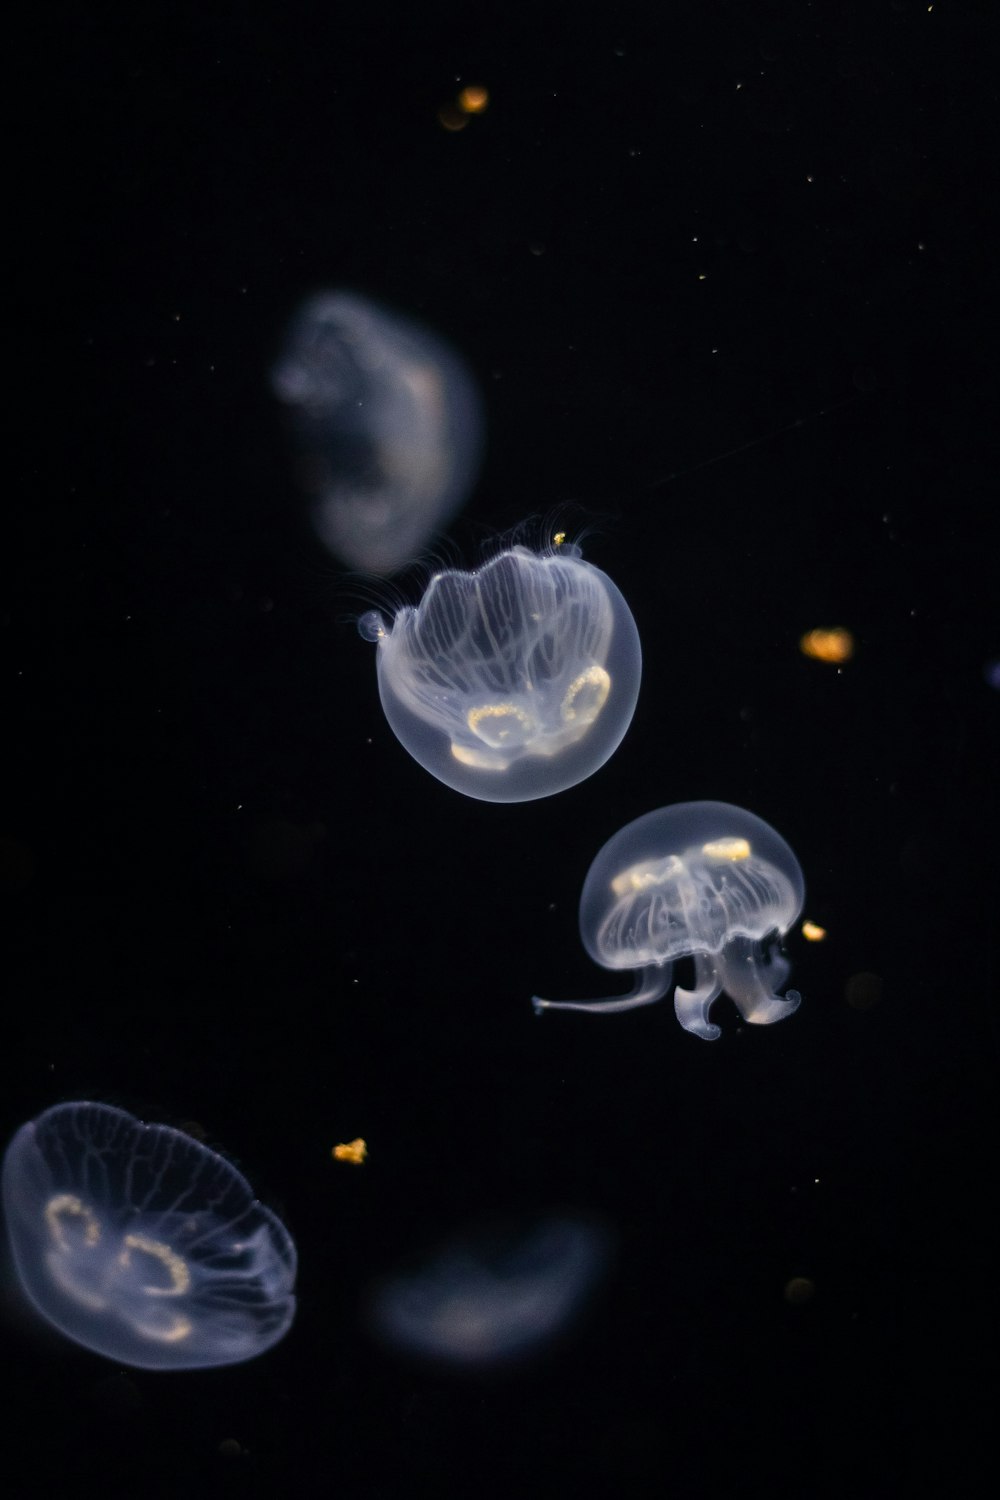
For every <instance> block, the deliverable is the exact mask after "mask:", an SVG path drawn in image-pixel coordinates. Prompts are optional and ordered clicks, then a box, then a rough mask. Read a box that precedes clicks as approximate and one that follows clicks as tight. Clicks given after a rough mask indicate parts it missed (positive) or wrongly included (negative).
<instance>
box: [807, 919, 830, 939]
mask: <svg viewBox="0 0 1000 1500" xmlns="http://www.w3.org/2000/svg"><path fill="white" fill-rule="evenodd" d="M802 936H803V937H804V938H805V940H806V942H807V943H821V942H822V941H823V939H824V938H825V937H826V928H825V927H821V926H820V925H819V923H818V922H803V923H802Z"/></svg>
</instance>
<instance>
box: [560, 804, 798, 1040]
mask: <svg viewBox="0 0 1000 1500" xmlns="http://www.w3.org/2000/svg"><path fill="white" fill-rule="evenodd" d="M804 898H805V882H804V880H803V876H802V870H801V868H800V867H799V862H798V860H797V859H796V858H795V855H794V854H793V853H792V851H791V849H790V848H789V847H788V845H787V844H786V843H785V841H784V839H783V838H782V837H781V836H780V834H778V833H776V832H775V830H774V829H773V828H772V827H771V826H770V825H769V824H768V823H765V822H764V820H763V818H758V817H756V816H755V815H754V814H753V813H751V812H747V811H746V810H745V809H744V808H741V807H733V806H732V805H731V804H729V803H728V802H682V803H677V804H675V805H674V806H672V807H661V808H659V809H658V810H657V811H656V812H651V813H646V815H645V816H644V817H641V818H636V820H635V822H633V823H629V824H628V825H627V826H626V827H625V828H622V829H621V830H620V831H619V832H618V833H616V834H615V835H614V837H613V838H611V839H609V840H608V842H607V843H606V844H605V845H604V847H603V849H601V850H600V852H599V853H598V855H597V857H596V859H595V860H594V862H593V864H592V865H591V867H590V870H589V871H588V873H587V878H586V880H585V881H584V886H583V892H582V894H581V897H580V933H581V936H582V938H583V943H584V947H585V948H586V949H587V952H588V953H589V954H590V956H591V958H593V959H594V961H595V962H596V963H599V964H601V965H602V966H603V967H604V968H606V969H634V970H636V971H637V974H636V979H635V984H634V988H633V990H632V992H631V994H628V995H624V996H622V997H621V998H620V999H607V1000H590V1001H587V1000H581V1001H566V1000H562V1001H556V1000H543V999H541V998H539V997H538V996H535V998H534V999H533V1001H532V1004H533V1005H534V1007H535V1010H536V1012H540V1011H542V1010H588V1011H594V1012H596V1013H598V1014H610V1013H614V1012H617V1011H623V1010H631V1009H633V1008H634V1007H635V1006H638V1005H649V1004H651V1003H652V1002H653V1001H655V1000H661V999H662V998H663V996H664V995H665V994H666V993H667V991H668V990H669V988H670V985H671V983H672V979H673V972H672V968H673V963H674V960H675V959H681V958H690V959H692V960H693V962H694V971H695V984H694V988H693V989H690V990H688V989H682V988H680V987H679V986H678V987H677V988H676V989H675V991H674V1010H675V1011H676V1014H677V1019H678V1021H680V1023H681V1025H682V1026H683V1027H684V1029H685V1030H686V1031H690V1032H692V1033H693V1034H694V1035H695V1036H699V1037H702V1038H703V1039H704V1040H705V1041H714V1040H715V1039H716V1037H718V1036H719V1027H718V1026H716V1025H715V1024H713V1023H712V1022H711V1021H710V1020H709V1011H710V1009H711V1007H712V1004H713V1002H714V1001H715V1000H717V999H718V997H719V996H720V995H721V994H723V993H725V994H727V995H728V996H729V997H730V999H731V1000H733V1001H734V1002H735V1004H736V1006H737V1007H738V1009H739V1011H740V1013H741V1015H742V1016H743V1019H744V1020H745V1021H749V1022H750V1023H751V1024H752V1025H755V1026H767V1025H770V1023H771V1022H773V1021H780V1020H782V1019H783V1018H784V1017H785V1016H789V1015H791V1014H792V1012H793V1011H794V1010H795V1009H796V1008H797V1007H798V1005H799V1001H800V999H801V996H800V995H799V994H798V993H797V992H796V991H795V990H789V991H788V993H787V994H786V995H784V996H781V995H779V994H778V990H779V988H780V986H781V985H782V984H783V983H784V981H785V979H786V978H787V977H788V970H789V965H788V963H787V961H786V960H785V959H784V958H783V957H782V956H781V955H780V954H779V953H777V952H776V951H775V949H776V944H777V939H778V938H780V937H781V936H783V935H784V934H785V933H786V932H787V931H788V929H789V928H790V927H791V926H792V924H793V922H795V920H796V918H797V917H798V915H799V913H800V912H801V910H802V904H803V900H804Z"/></svg>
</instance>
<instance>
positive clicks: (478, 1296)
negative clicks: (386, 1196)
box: [371, 1215, 608, 1369]
mask: <svg viewBox="0 0 1000 1500" xmlns="http://www.w3.org/2000/svg"><path fill="white" fill-rule="evenodd" d="M607 1260H608V1236H607V1234H606V1233H605V1232H604V1231H603V1230H602V1229H601V1228H599V1227H598V1226H597V1225H596V1224H594V1223H590V1222H588V1221H586V1220H583V1219H578V1218H576V1217H572V1216H568V1215H553V1216H549V1217H546V1218H544V1219H542V1220H540V1221H538V1222H536V1223H534V1224H530V1225H521V1226H516V1227H514V1228H513V1229H510V1228H508V1229H507V1230H505V1231H504V1232H496V1231H493V1232H488V1233H487V1232H482V1231H480V1232H478V1233H473V1234H470V1235H464V1236H462V1237H461V1238H459V1239H456V1240H454V1241H453V1242H452V1243H451V1244H449V1245H446V1246H443V1247H442V1248H441V1249H439V1250H438V1251H437V1252H436V1253H435V1254H433V1255H431V1256H430V1257H428V1258H427V1259H426V1260H425V1261H424V1262H423V1263H422V1264H421V1265H419V1266H417V1267H416V1268H415V1269H414V1270H412V1271H410V1272H408V1273H401V1274H398V1275H395V1276H392V1277H389V1278H388V1279H386V1280H385V1281H384V1282H382V1283H381V1285H380V1286H379V1287H378V1288H377V1290H376V1292H375V1295H374V1297H373V1298H372V1301H371V1326H372V1329H373V1331H374V1332H375V1333H376V1335H377V1336H378V1337H379V1338H380V1339H382V1340H383V1341H384V1342H385V1343H387V1344H389V1345H390V1346H391V1347H393V1348H395V1349H398V1350H400V1351H402V1352H404V1353H406V1354H411V1355H415V1356H417V1357H418V1358H422V1359H427V1360H432V1361H435V1362H439V1363H441V1364H446V1365H461V1366H464V1367H466V1368H468V1367H478V1368H480V1369H484V1368H487V1367H493V1366H497V1365H504V1364H508V1363H510V1362H513V1361H520V1360H523V1359H524V1358H526V1357H527V1356H529V1355H531V1354H534V1353H537V1352H539V1351H540V1350H541V1349H542V1348H543V1347H545V1346H546V1345H547V1344H548V1343H549V1342H550V1341H551V1340H552V1339H553V1338H554V1337H556V1336H557V1335H558V1334H559V1333H560V1332H562V1331H563V1330H564V1329H566V1328H567V1326H568V1325H569V1324H570V1323H571V1322H572V1320H573V1318H574V1315H575V1314H576V1313H577V1311H578V1310H579V1309H580V1307H581V1306H582V1304H583V1302H584V1301H585V1299H586V1297H587V1296H588V1294H589V1293H590V1291H591V1290H592V1288H593V1287H594V1285H595V1284H596V1282H597V1281H598V1279H599V1278H600V1275H601V1273H602V1272H603V1270H604V1268H605V1266H606V1264H607Z"/></svg>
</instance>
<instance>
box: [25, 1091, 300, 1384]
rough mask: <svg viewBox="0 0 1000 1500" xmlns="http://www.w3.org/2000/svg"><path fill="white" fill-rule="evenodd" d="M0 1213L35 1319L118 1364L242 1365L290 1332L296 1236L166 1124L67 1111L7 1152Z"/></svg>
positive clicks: (221, 1162) (53, 1114)
mask: <svg viewBox="0 0 1000 1500" xmlns="http://www.w3.org/2000/svg"><path fill="white" fill-rule="evenodd" d="M3 1205H4V1215H5V1218H6V1221H7V1234H8V1237H9V1241H10V1246H11V1250H12V1253H13V1259H14V1266H15V1269H16V1271H17V1276H18V1278H19V1280H20V1283H21V1287H22V1289H23V1290H24V1292H25V1293H26V1295H27V1297H28V1300H29V1301H30V1302H31V1303H32V1305H33V1306H34V1308H35V1310H36V1311H37V1312H39V1313H40V1314H41V1316H42V1317H43V1318H44V1319H45V1320H46V1321H47V1322H49V1323H51V1324H53V1325H54V1326H55V1327H56V1328H58V1329H59V1331H60V1332H61V1333H64V1334H65V1335H66V1336H67V1337H68V1338H70V1339H72V1340H73V1341H74V1342H75V1343H77V1344H82V1345H83V1346H84V1348H86V1349H92V1350H94V1351H95V1352H96V1353H97V1354H103V1355H105V1356H107V1358H109V1359H114V1360H117V1361H118V1362H119V1363H121V1364H125V1365H134V1366H137V1367H138V1368H140V1369H147V1370H171V1369H172V1370H185V1369H186V1370H192V1369H198V1368H200V1367H202V1366H206V1365H228V1364H238V1363H240V1362H242V1361H243V1360H247V1359H252V1358H253V1357H254V1356H255V1355H257V1354H262V1353H263V1351H264V1350H265V1349H269V1348H270V1347H271V1345H272V1344H276V1343H277V1342H278V1340H279V1339H280V1338H282V1337H283V1336H284V1334H285V1333H287V1331H288V1328H289V1326H290V1324H291V1321H292V1317H293V1315H294V1312H295V1297H294V1295H293V1287H294V1284H295V1266H296V1255H295V1246H294V1244H293V1243H292V1240H291V1238H290V1236H289V1234H288V1231H287V1230H286V1229H285V1227H284V1225H283V1224H282V1223H281V1221H280V1220H279V1219H277V1218H276V1217H275V1215H274V1214H273V1213H271V1211H270V1210H269V1209H267V1208H265V1207H264V1206H263V1204H261V1203H258V1202H257V1201H256V1199H255V1198H254V1196H253V1192H252V1190H251V1188H250V1185H249V1183H248V1182H247V1181H246V1180H245V1178H243V1177H242V1176H241V1175H240V1173H239V1172H238V1171H237V1170H236V1168H235V1167H234V1166H232V1165H231V1163H230V1162H228V1161H226V1160H225V1159H224V1158H223V1157H221V1156H219V1155H217V1153H216V1152H214V1151H211V1150H209V1148H208V1147H207V1146H203V1145H201V1144H200V1143H199V1142H198V1141H195V1140H192V1138H191V1137H190V1136H187V1135H184V1134H183V1133H182V1132H181V1131H179V1130H172V1129H171V1128H170V1127H169V1126H167V1125H146V1124H143V1123H142V1121H140V1120H136V1119H134V1118H133V1117H132V1115H129V1114H126V1113H125V1111H124V1110H121V1109H114V1108H112V1107H111V1106H110V1105H106V1104H90V1103H86V1102H81V1103H73V1104H58V1105H56V1106H55V1107H54V1108H52V1109H49V1110H46V1111H45V1113H44V1114H42V1115H39V1117H38V1118H37V1119H36V1120H30V1121H29V1122H28V1123H27V1124H26V1125H22V1126H21V1129H20V1130H19V1131H18V1132H17V1134H16V1135H15V1136H14V1138H13V1140H12V1141H11V1143H10V1145H9V1146H8V1148H7V1152H6V1155H5V1156H4V1162H3Z"/></svg>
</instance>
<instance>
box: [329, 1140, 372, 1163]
mask: <svg viewBox="0 0 1000 1500" xmlns="http://www.w3.org/2000/svg"><path fill="white" fill-rule="evenodd" d="M330 1155H331V1156H332V1157H333V1159H334V1161H349V1162H350V1163H351V1166H352V1167H360V1166H361V1165H362V1163H363V1162H364V1159H365V1157H366V1156H367V1155H368V1146H367V1143H366V1142H365V1141H363V1140H362V1139H361V1137H360V1136H358V1138H357V1140H356V1141H348V1142H347V1143H346V1145H341V1146H334V1148H333V1150H332V1151H331V1153H330Z"/></svg>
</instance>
